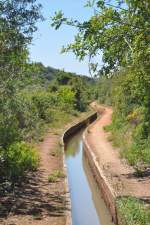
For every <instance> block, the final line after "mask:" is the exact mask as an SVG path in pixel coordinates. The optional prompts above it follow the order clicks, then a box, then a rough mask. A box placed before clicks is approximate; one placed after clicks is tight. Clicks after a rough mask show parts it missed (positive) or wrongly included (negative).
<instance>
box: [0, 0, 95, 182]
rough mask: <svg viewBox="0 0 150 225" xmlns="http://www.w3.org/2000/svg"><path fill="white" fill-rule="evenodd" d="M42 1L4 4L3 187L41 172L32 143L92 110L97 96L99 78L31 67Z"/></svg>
mask: <svg viewBox="0 0 150 225" xmlns="http://www.w3.org/2000/svg"><path fill="white" fill-rule="evenodd" d="M36 2H37V1H36V0H32V1H30V0H24V1H22V0H14V1H3V0H2V1H1V2H0V13H1V16H0V27H1V33H0V49H1V55H0V109H1V110H0V183H5V182H10V183H13V184H15V183H16V182H18V181H20V180H21V178H22V179H23V177H24V176H25V174H26V173H27V172H28V171H32V170H35V169H36V168H37V166H38V155H37V152H36V149H35V148H34V147H33V144H32V143H34V142H38V141H39V140H40V141H42V140H43V136H44V133H45V131H46V129H48V128H54V127H57V128H58V127H62V126H63V125H64V124H65V123H66V122H68V121H69V120H70V119H71V118H72V117H73V116H76V115H78V113H79V112H81V111H86V110H87V106H88V103H89V102H90V101H91V100H92V98H93V94H92V88H91V84H92V83H93V82H94V80H93V79H91V78H88V77H83V76H77V75H76V74H72V73H68V72H65V71H60V70H57V69H53V68H51V67H45V66H43V65H42V64H41V63H30V59H29V52H28V46H29V44H30V43H31V41H32V35H33V33H34V32H35V31H36V30H37V27H36V22H38V21H41V20H43V18H42V16H41V13H40V9H41V5H38V4H37V3H36Z"/></svg>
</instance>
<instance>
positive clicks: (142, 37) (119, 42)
mask: <svg viewBox="0 0 150 225" xmlns="http://www.w3.org/2000/svg"><path fill="white" fill-rule="evenodd" d="M86 6H87V7H93V9H94V15H93V16H92V17H91V18H90V19H89V20H88V21H85V22H83V23H80V22H79V21H76V20H73V19H67V18H66V17H64V14H63V13H62V12H61V11H59V12H56V13H55V16H54V17H53V19H52V20H53V23H52V26H54V27H55V29H58V28H59V27H60V26H61V25H62V24H67V25H71V26H75V27H76V28H77V29H78V31H79V32H78V34H77V35H76V36H75V40H74V42H73V43H71V44H69V45H68V46H67V47H65V48H64V47H63V49H62V52H67V51H70V50H72V51H73V52H74V53H75V55H76V56H77V57H78V58H79V59H80V60H83V59H84V57H85V56H87V55H89V56H90V58H91V59H92V58H94V57H95V56H97V55H99V52H100V51H102V53H103V67H102V72H104V73H107V72H114V71H115V70H118V69H120V68H122V67H125V66H131V65H132V64H134V65H135V64H137V63H138V64H139V63H140V64H141V65H144V66H145V67H147V66H148V64H149V60H150V42H149V35H150V1H149V0H143V1H139V0H116V1H111V0H100V1H97V0H95V1H88V2H87V5H86ZM93 68H94V70H95V67H93Z"/></svg>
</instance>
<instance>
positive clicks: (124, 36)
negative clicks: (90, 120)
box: [52, 0, 150, 225]
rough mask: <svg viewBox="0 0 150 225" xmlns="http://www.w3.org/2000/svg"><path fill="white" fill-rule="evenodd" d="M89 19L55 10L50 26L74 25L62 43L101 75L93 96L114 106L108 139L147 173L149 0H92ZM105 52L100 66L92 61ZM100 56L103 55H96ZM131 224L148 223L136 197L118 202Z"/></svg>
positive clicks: (149, 155) (149, 137)
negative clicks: (71, 38) (72, 34)
mask: <svg viewBox="0 0 150 225" xmlns="http://www.w3.org/2000/svg"><path fill="white" fill-rule="evenodd" d="M86 7H90V8H93V11H94V14H93V16H91V18H89V20H87V21H84V22H80V21H77V20H74V19H72V18H71V19H68V18H66V17H65V16H64V14H63V13H62V12H61V11H58V12H56V13H55V15H54V17H53V19H52V26H53V27H54V28H55V29H59V27H60V26H62V25H64V24H65V25H69V26H73V27H76V28H77V30H78V33H77V35H76V36H75V38H74V42H73V43H71V44H68V45H67V46H66V47H63V49H62V52H68V51H72V52H73V53H74V54H75V55H76V57H77V58H78V59H79V60H83V59H84V58H85V57H86V56H89V59H90V60H91V63H90V70H91V71H93V73H94V74H95V75H96V76H97V79H96V81H97V84H96V86H95V90H94V95H95V97H96V98H97V99H98V100H99V102H100V103H104V104H107V105H112V106H113V111H114V113H113V121H112V124H111V125H110V126H108V127H106V128H105V129H106V130H108V131H111V136H110V137H109V140H110V141H112V142H113V144H114V145H115V146H118V147H120V149H121V156H122V157H125V158H126V159H127V161H128V163H129V164H130V165H132V166H134V168H135V172H136V175H138V176H141V175H143V176H144V172H145V171H146V169H147V168H149V166H150V41H149V36H150V1H149V0H143V1H139V0H116V1H113V0H110V1H107V0H95V1H93V0H89V1H87V4H86ZM99 55H102V62H103V63H102V66H101V68H100V69H99V63H98V62H96V63H95V64H93V63H92V62H93V61H96V60H97V58H98V57H99ZM98 60H99V59H98ZM118 208H119V212H120V214H121V218H122V219H123V221H124V223H125V224H127V225H130V224H131V225H133V224H137V225H142V224H143V225H148V224H150V222H149V221H150V214H149V209H146V208H145V206H144V203H141V202H140V201H138V200H135V199H132V198H127V199H126V198H123V199H120V200H119V201H118Z"/></svg>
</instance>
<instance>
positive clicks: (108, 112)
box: [87, 103, 150, 201]
mask: <svg viewBox="0 0 150 225" xmlns="http://www.w3.org/2000/svg"><path fill="white" fill-rule="evenodd" d="M92 106H93V107H94V108H96V109H97V110H98V111H99V110H100V111H103V113H102V115H101V117H100V118H99V119H98V120H97V121H96V122H95V123H94V124H93V125H92V126H91V127H90V132H88V133H87V140H88V144H89V145H90V146H91V148H92V149H93V151H94V153H95V155H96V157H97V161H98V162H99V165H100V167H101V168H102V169H103V171H104V174H105V176H106V177H107V179H108V181H109V183H110V184H111V186H112V188H113V190H114V191H115V193H116V195H117V196H120V195H132V196H136V197H139V198H141V199H146V200H148V201H150V179H149V176H145V177H142V178H137V177H135V175H134V170H133V168H132V167H131V166H129V165H127V163H126V162H125V160H121V159H120V157H119V149H116V148H114V147H113V146H112V143H111V142H109V141H108V136H109V133H107V132H105V131H104V127H105V126H106V125H109V124H110V123H111V118H112V108H110V107H104V106H103V107H100V106H98V105H96V104H95V103H93V105H92Z"/></svg>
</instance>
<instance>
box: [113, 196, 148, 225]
mask: <svg viewBox="0 0 150 225" xmlns="http://www.w3.org/2000/svg"><path fill="white" fill-rule="evenodd" d="M117 208H118V212H119V217H120V218H121V220H122V222H123V224H125V225H126V224H127V225H133V224H136V225H149V224H150V211H149V208H148V206H147V207H146V206H145V205H144V203H143V202H142V201H140V200H137V199H136V198H132V197H124V198H120V199H118V201H117Z"/></svg>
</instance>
